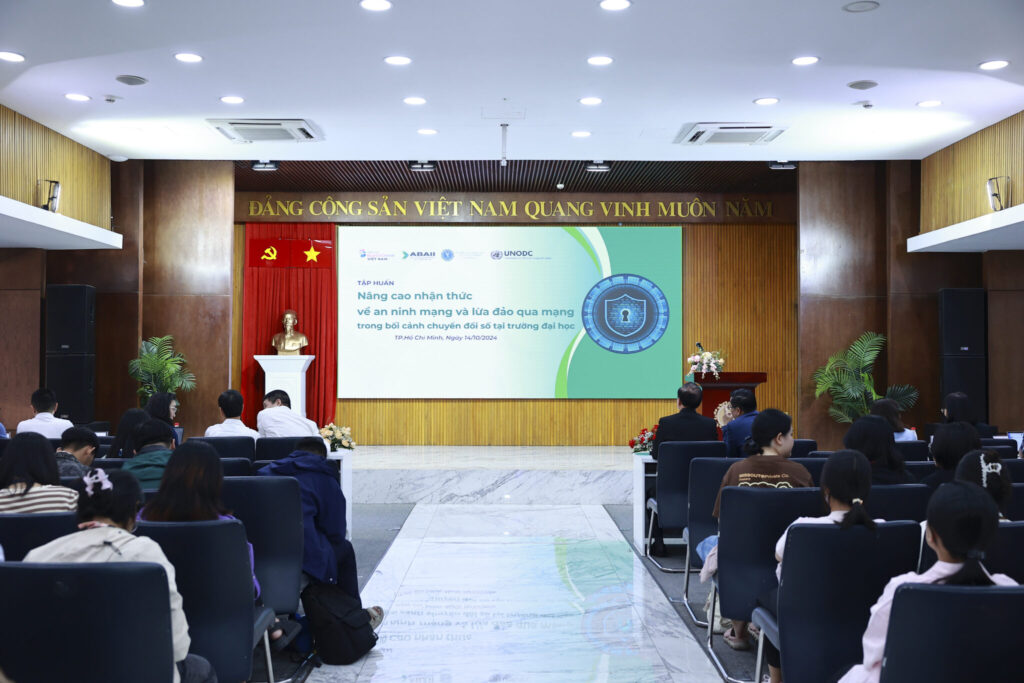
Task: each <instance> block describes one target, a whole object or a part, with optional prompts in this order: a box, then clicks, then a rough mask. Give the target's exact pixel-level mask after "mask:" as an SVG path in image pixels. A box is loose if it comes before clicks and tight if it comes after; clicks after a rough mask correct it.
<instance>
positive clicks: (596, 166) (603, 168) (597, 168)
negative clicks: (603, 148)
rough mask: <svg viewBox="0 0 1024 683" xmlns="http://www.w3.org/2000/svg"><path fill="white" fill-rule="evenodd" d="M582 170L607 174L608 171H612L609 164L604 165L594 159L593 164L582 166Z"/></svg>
mask: <svg viewBox="0 0 1024 683" xmlns="http://www.w3.org/2000/svg"><path fill="white" fill-rule="evenodd" d="M584 168H585V169H586V170H587V171H588V172H589V173H607V172H608V171H610V170H612V167H611V166H610V165H609V164H606V163H605V162H603V161H600V160H598V159H595V160H594V161H593V163H590V164H587V165H586V166H584Z"/></svg>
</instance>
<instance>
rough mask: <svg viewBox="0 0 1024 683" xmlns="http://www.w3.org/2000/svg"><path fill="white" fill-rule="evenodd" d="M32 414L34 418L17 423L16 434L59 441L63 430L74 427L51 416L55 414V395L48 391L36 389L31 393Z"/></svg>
mask: <svg viewBox="0 0 1024 683" xmlns="http://www.w3.org/2000/svg"><path fill="white" fill-rule="evenodd" d="M32 412H34V413H35V416H33V417H32V418H31V419H29V420H22V421H21V422H19V423H18V428H17V429H15V430H14V431H15V432H16V433H18V434H22V433H24V432H35V433H36V434H42V435H43V436H45V437H46V438H47V439H59V438H60V435H61V434H63V433H64V430H65V429H71V428H72V427H74V426H75V425H73V424H71V421H70V420H64V419H62V418H59V417H54V415H53V414H54V413H55V412H57V394H55V393H53V392H52V391H50V390H49V389H45V388H44V389H36V390H35V391H33V392H32Z"/></svg>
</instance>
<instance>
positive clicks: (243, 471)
mask: <svg viewBox="0 0 1024 683" xmlns="http://www.w3.org/2000/svg"><path fill="white" fill-rule="evenodd" d="M250 441H251V439H250ZM220 465H221V468H222V469H223V470H224V476H225V477H248V476H249V475H250V474H252V460H249V459H248V458H221V459H220Z"/></svg>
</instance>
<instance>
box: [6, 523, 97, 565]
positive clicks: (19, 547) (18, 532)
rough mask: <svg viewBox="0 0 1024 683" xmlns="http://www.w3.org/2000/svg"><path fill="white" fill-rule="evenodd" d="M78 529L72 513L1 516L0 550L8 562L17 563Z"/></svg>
mask: <svg viewBox="0 0 1024 683" xmlns="http://www.w3.org/2000/svg"><path fill="white" fill-rule="evenodd" d="M77 529H78V518H77V516H76V515H75V513H74V512H33V513H29V514H23V515H9V514H4V515H0V546H2V547H3V549H4V557H5V558H7V561H8V562H17V561H20V560H21V558H23V557H25V554H26V553H28V551H29V550H32V549H33V548H38V547H39V546H41V545H45V544H46V543H49V542H50V541H52V540H53V539H55V538H60V537H61V536H66V535H67V534H70V533H73V532H75V531H76V530H77Z"/></svg>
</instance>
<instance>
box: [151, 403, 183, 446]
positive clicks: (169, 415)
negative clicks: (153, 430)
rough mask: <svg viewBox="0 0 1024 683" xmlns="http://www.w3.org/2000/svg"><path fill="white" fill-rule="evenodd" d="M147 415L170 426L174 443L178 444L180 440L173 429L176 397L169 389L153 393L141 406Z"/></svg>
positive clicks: (176, 412)
mask: <svg viewBox="0 0 1024 683" xmlns="http://www.w3.org/2000/svg"><path fill="white" fill-rule="evenodd" d="M143 410H145V411H146V412H147V413H148V414H149V417H150V418H151V419H153V420H160V421H161V422H163V423H165V424H166V425H167V426H168V427H170V428H171V434H173V435H174V445H175V446H178V445H180V444H181V441H180V440H179V439H178V432H177V431H176V430H175V429H174V416H175V415H177V414H178V397H177V396H175V395H174V394H173V393H171V392H169V391H164V392H160V393H156V394H153V395H152V396H150V397H149V400H148V401H146V405H145V407H143Z"/></svg>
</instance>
